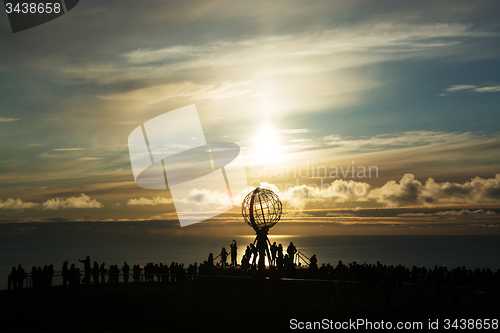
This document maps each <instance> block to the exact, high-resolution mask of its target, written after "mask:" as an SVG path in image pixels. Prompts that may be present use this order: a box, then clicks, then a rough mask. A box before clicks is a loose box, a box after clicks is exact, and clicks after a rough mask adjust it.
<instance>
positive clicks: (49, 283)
mask: <svg viewBox="0 0 500 333" xmlns="http://www.w3.org/2000/svg"><path fill="white" fill-rule="evenodd" d="M47 273H48V275H49V277H48V281H47V284H48V286H49V287H51V286H52V279H53V278H54V265H52V264H50V265H49V267H48V269H47Z"/></svg>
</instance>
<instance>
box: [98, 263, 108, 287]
mask: <svg viewBox="0 0 500 333" xmlns="http://www.w3.org/2000/svg"><path fill="white" fill-rule="evenodd" d="M99 273H100V274H101V283H106V273H107V270H106V266H105V263H102V264H101V266H100V267H99Z"/></svg>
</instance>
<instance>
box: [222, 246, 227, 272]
mask: <svg viewBox="0 0 500 333" xmlns="http://www.w3.org/2000/svg"><path fill="white" fill-rule="evenodd" d="M227 255H228V253H227V251H226V248H225V247H223V248H222V250H221V251H220V261H221V263H222V267H224V266H226V265H227V263H226V262H227Z"/></svg>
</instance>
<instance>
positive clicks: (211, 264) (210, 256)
mask: <svg viewBox="0 0 500 333" xmlns="http://www.w3.org/2000/svg"><path fill="white" fill-rule="evenodd" d="M213 265H214V255H213V254H212V253H210V254H209V255H208V266H209V267H212V266H213ZM170 272H172V267H170Z"/></svg>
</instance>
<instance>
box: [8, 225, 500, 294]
mask: <svg viewBox="0 0 500 333" xmlns="http://www.w3.org/2000/svg"><path fill="white" fill-rule="evenodd" d="M233 238H234V239H235V240H236V241H237V243H238V257H239V259H238V260H240V259H241V256H242V255H243V251H244V249H245V248H246V245H248V244H249V243H251V242H253V239H254V237H253V236H249V237H246V236H236V237H233ZM233 238H230V237H165V238H85V239H74V238H73V239H50V240H2V242H1V243H0V290H3V289H6V288H7V276H8V274H9V273H10V270H11V268H12V267H13V266H17V265H18V264H21V265H22V266H23V268H24V269H25V270H26V272H30V271H31V267H32V266H43V265H46V264H47V265H48V264H54V268H55V270H56V271H60V270H61V267H62V263H63V262H64V261H65V260H68V262H69V263H70V264H72V263H74V264H77V267H80V268H81V269H82V271H83V264H81V263H79V262H78V259H84V258H85V257H86V256H87V255H89V256H90V259H91V261H92V262H93V261H97V262H98V263H99V264H100V263H101V262H105V263H106V267H107V268H108V267H109V265H112V264H113V265H114V264H117V265H119V267H120V268H121V266H122V265H123V262H124V261H127V263H128V264H129V266H130V267H132V266H133V265H136V264H140V265H145V264H146V263H148V262H153V263H160V262H162V263H163V264H169V265H170V263H171V262H172V261H174V262H178V263H181V262H182V263H184V264H185V265H188V264H192V263H194V262H198V263H200V262H203V261H204V260H206V259H207V258H208V254H209V253H210V252H212V253H213V254H214V256H216V255H217V254H218V253H220V251H221V249H222V247H223V246H224V247H226V250H227V251H228V252H229V245H230V244H231V241H232V239H233ZM270 241H271V242H277V244H279V243H281V244H283V247H284V249H285V251H286V247H287V246H288V244H289V243H290V242H291V241H293V242H294V244H295V246H296V247H297V249H298V250H299V251H301V252H303V253H304V254H305V255H306V256H308V257H310V256H311V255H312V254H316V256H317V257H318V262H319V263H330V264H332V265H333V264H336V263H337V262H338V261H339V260H342V261H343V262H344V263H349V262H353V261H356V262H358V263H364V262H366V263H373V264H374V263H376V262H377V261H380V262H381V263H382V264H387V265H397V264H402V265H405V266H407V267H410V268H411V267H412V266H414V265H415V266H422V265H423V266H426V267H434V266H435V265H438V266H439V265H446V266H447V267H449V268H454V267H457V266H466V267H468V268H472V269H475V268H476V267H479V268H486V267H489V268H491V269H493V270H496V269H497V268H500V237H498V236H314V237H299V236H272V235H271V236H270ZM57 283H58V282H57V280H55V281H54V284H57Z"/></svg>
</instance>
